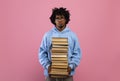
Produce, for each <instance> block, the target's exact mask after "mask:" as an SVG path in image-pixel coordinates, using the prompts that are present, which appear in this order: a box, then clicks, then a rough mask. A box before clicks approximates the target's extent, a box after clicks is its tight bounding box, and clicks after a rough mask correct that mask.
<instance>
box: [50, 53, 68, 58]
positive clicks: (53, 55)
mask: <svg viewBox="0 0 120 81" xmlns="http://www.w3.org/2000/svg"><path fill="white" fill-rule="evenodd" d="M51 57H66V58H67V55H66V54H65V55H58V54H57V55H56V54H52V55H51Z"/></svg>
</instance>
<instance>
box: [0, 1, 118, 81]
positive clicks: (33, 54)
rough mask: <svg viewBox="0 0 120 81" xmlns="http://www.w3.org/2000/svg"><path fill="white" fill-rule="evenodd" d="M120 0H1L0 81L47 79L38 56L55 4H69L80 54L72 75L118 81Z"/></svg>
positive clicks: (80, 80)
mask: <svg viewBox="0 0 120 81" xmlns="http://www.w3.org/2000/svg"><path fill="white" fill-rule="evenodd" d="M119 4H120V1H119V0H71V1H70V0H0V81H44V75H43V68H42V66H41V65H40V64H39V62H38V48H39V45H40V41H41V39H42V36H43V34H44V33H45V32H46V31H48V30H49V29H51V28H52V26H53V25H52V24H51V23H50V20H49V16H50V15H51V9H52V8H54V7H59V6H63V7H66V8H67V9H69V10H70V12H71V21H70V23H69V26H70V28H71V29H72V30H73V31H74V32H76V33H77V35H78V37H79V40H80V44H81V45H80V46H81V48H82V54H83V57H82V60H81V64H80V66H79V67H78V68H77V69H76V74H75V76H74V81H120V77H119V75H120V63H119V62H120V36H119V35H120V6H119Z"/></svg>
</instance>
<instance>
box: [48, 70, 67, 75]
mask: <svg viewBox="0 0 120 81" xmlns="http://www.w3.org/2000/svg"><path fill="white" fill-rule="evenodd" d="M49 74H54V75H68V72H67V71H50V73H49Z"/></svg>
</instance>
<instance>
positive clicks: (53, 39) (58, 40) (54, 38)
mask: <svg viewBox="0 0 120 81" xmlns="http://www.w3.org/2000/svg"><path fill="white" fill-rule="evenodd" d="M54 41H56V42H66V41H68V39H67V38H60V37H53V38H52V42H54Z"/></svg>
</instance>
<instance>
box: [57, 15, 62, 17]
mask: <svg viewBox="0 0 120 81" xmlns="http://www.w3.org/2000/svg"><path fill="white" fill-rule="evenodd" d="M56 17H64V15H56Z"/></svg>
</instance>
